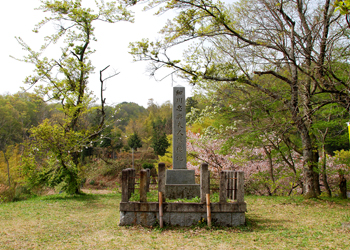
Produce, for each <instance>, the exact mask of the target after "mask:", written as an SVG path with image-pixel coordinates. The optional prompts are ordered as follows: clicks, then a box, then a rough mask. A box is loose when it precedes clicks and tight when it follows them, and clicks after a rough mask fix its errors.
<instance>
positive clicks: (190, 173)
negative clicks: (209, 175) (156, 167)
mask: <svg viewBox="0 0 350 250" xmlns="http://www.w3.org/2000/svg"><path fill="white" fill-rule="evenodd" d="M165 184H166V185H168V184H196V179H195V172H194V170H187V169H172V170H171V169H170V170H167V171H166V172H165Z"/></svg>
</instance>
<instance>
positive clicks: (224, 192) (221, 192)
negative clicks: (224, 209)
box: [219, 171, 227, 203]
mask: <svg viewBox="0 0 350 250" xmlns="http://www.w3.org/2000/svg"><path fill="white" fill-rule="evenodd" d="M225 184H226V173H225V171H221V172H220V190H219V197H220V203H226V199H227V190H226V185H225Z"/></svg>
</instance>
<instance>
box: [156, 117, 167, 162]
mask: <svg viewBox="0 0 350 250" xmlns="http://www.w3.org/2000/svg"><path fill="white" fill-rule="evenodd" d="M165 124H166V120H165V119H164V120H161V119H159V118H158V119H157V120H156V121H155V122H153V123H152V127H153V136H152V144H151V147H152V148H153V149H154V152H155V153H156V154H157V155H160V156H164V155H165V153H166V152H167V148H168V147H169V146H170V143H169V141H168V138H167V136H166V133H165Z"/></svg>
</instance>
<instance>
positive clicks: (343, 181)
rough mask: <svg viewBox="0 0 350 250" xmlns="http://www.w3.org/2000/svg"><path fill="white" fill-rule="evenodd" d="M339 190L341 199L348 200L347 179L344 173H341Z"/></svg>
mask: <svg viewBox="0 0 350 250" xmlns="http://www.w3.org/2000/svg"><path fill="white" fill-rule="evenodd" d="M339 189H340V198H342V199H346V198H347V196H346V179H345V176H344V174H343V173H342V172H339Z"/></svg>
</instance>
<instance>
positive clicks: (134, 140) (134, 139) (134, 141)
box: [128, 133, 142, 151]
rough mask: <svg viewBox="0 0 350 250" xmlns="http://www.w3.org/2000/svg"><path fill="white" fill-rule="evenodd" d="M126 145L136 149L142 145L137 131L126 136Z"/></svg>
mask: <svg viewBox="0 0 350 250" xmlns="http://www.w3.org/2000/svg"><path fill="white" fill-rule="evenodd" d="M128 145H129V147H130V148H133V149H135V150H136V151H137V149H138V148H141V147H142V142H141V138H140V137H139V135H138V134H137V133H133V134H132V135H131V136H130V137H129V138H128Z"/></svg>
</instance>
